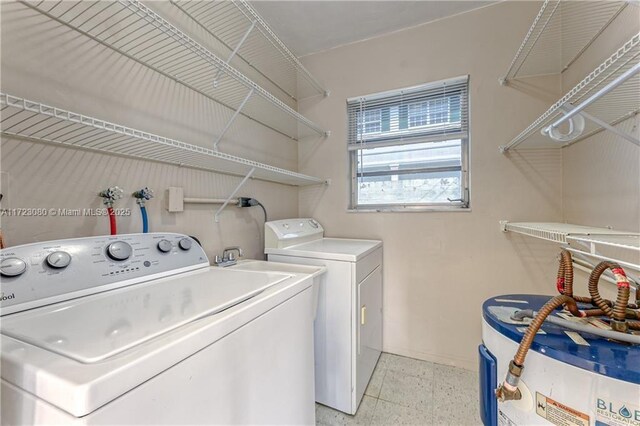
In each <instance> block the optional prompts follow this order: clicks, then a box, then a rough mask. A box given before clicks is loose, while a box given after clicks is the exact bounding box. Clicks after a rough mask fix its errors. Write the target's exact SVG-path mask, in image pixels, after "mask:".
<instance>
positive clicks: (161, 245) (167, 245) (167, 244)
mask: <svg viewBox="0 0 640 426" xmlns="http://www.w3.org/2000/svg"><path fill="white" fill-rule="evenodd" d="M171 247H173V245H172V244H171V241H169V240H160V241H158V250H160V251H161V252H163V253H169V252H170V251H171Z"/></svg>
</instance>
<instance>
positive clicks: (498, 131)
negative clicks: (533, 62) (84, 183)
mask: <svg viewBox="0 0 640 426" xmlns="http://www.w3.org/2000/svg"><path fill="white" fill-rule="evenodd" d="M538 9H539V3H529V2H513V3H512V2H507V3H500V4H497V5H494V6H489V7H486V8H483V9H480V10H476V11H473V12H470V13H466V14H463V15H459V16H456V17H452V18H449V19H444V20H441V21H438V22H434V23H429V24H426V25H423V26H420V27H416V28H413V29H409V30H405V31H401V32H397V33H394V34H390V35H386V36H382V37H379V38H375V39H371V40H368V41H364V42H360V43H355V44H351V45H348V46H344V47H340V48H337V49H333V50H329V51H327V52H323V53H319V54H315V55H311V56H308V57H305V58H304V64H305V66H307V67H308V69H309V70H310V71H311V72H312V73H314V74H315V75H317V76H318V78H320V79H321V80H323V81H325V82H326V84H327V86H328V87H329V88H330V89H331V96H330V97H329V98H328V99H326V100H324V101H322V102H302V103H300V110H301V112H302V113H303V114H306V115H308V116H309V117H310V118H311V119H312V120H316V121H317V122H319V123H320V124H321V125H324V126H325V127H327V128H330V129H331V130H332V132H333V133H332V135H331V137H330V138H329V139H328V140H326V141H325V142H322V143H316V144H305V145H301V146H300V147H299V167H300V170H301V171H302V172H304V173H310V174H314V173H323V174H324V175H325V176H327V177H329V178H331V179H332V181H333V183H332V185H331V186H330V187H329V188H327V189H320V188H308V189H302V190H301V191H300V214H301V215H302V216H314V217H315V218H316V219H318V220H319V221H320V222H321V223H322V224H323V225H324V226H325V228H326V230H327V234H328V235H329V236H340V237H361V238H378V239H381V240H383V241H384V349H385V350H386V351H390V352H395V353H399V354H402V355H408V356H413V357H417V358H422V359H427V360H433V361H438V362H443V363H447V364H454V365H460V366H463V367H468V368H475V364H476V354H475V351H476V347H477V345H478V344H479V343H480V340H481V336H480V323H481V322H480V321H481V320H480V314H481V303H482V302H483V301H484V300H485V299H486V298H488V297H490V296H495V295H498V294H505V293H519V292H522V293H550V292H552V291H553V289H554V274H555V268H556V260H555V254H556V248H555V247H554V246H553V245H550V244H546V243H543V242H539V241H534V240H531V239H526V238H521V237H519V236H515V235H507V234H503V233H502V232H500V231H499V227H498V221H499V220H503V219H508V220H520V221H522V220H532V221H561V220H562V172H561V166H562V152H561V151H560V150H532V151H519V152H514V153H513V154H512V155H510V156H508V157H507V156H503V155H501V154H499V153H498V146H499V145H501V144H505V143H506V142H508V141H509V140H510V139H511V138H512V137H514V136H515V135H517V134H518V133H519V132H520V130H521V129H522V128H524V127H525V126H526V125H528V124H529V123H530V122H531V121H532V120H533V119H535V118H536V117H537V116H538V115H539V114H540V113H542V112H543V111H544V110H545V109H546V108H547V107H548V105H549V104H550V102H551V101H552V100H555V99H557V97H558V96H559V94H560V92H559V85H558V83H559V80H558V79H557V78H555V79H554V78H552V79H547V80H546V81H544V79H541V80H542V81H529V82H526V83H519V84H518V85H515V87H514V86H511V87H503V86H500V85H499V84H498V79H499V78H500V77H501V76H502V74H503V73H504V72H506V69H507V67H508V65H509V63H510V61H511V59H512V57H513V54H514V52H515V51H516V49H517V48H518V46H519V44H520V42H521V40H522V38H523V37H524V35H525V34H526V32H527V30H528V28H529V25H530V23H531V21H532V19H533V18H534V17H535V15H536V13H537V11H538ZM463 74H469V75H470V95H469V96H470V104H471V111H470V112H471V122H470V127H471V169H470V172H471V207H472V211H471V212H443V213H433V212H429V213H348V212H347V207H348V198H349V184H348V183H349V178H348V176H349V163H348V156H347V150H346V128H347V123H346V107H345V105H346V99H347V98H349V97H352V96H357V95H365V94H369V93H375V92H379V91H384V90H390V89H395V88H402V87H408V86H412V85H416V84H420V83H424V82H429V81H435V80H440V79H444V78H448V77H455V76H459V75H463ZM549 88H551V89H549Z"/></svg>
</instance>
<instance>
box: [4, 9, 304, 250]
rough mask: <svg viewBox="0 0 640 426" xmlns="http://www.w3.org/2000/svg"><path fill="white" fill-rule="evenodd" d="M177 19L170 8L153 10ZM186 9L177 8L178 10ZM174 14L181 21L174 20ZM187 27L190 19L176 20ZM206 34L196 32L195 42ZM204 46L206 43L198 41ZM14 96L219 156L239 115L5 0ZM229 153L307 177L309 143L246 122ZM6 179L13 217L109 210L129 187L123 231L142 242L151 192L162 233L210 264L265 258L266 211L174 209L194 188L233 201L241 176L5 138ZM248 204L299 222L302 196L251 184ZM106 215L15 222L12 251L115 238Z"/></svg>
mask: <svg viewBox="0 0 640 426" xmlns="http://www.w3.org/2000/svg"><path fill="white" fill-rule="evenodd" d="M151 6H152V7H154V8H156V9H158V10H159V11H162V12H163V13H165V14H167V15H169V14H170V13H171V11H172V7H173V6H171V5H169V4H168V2H165V3H162V4H160V3H155V4H151ZM173 9H175V8H173ZM173 12H176V11H175V10H173ZM172 18H175V19H176V20H178V22H180V23H181V25H183V27H184V28H190V26H189V23H188V22H185V21H184V20H182V21H180V18H184V17H181V16H180V14H179V13H175V16H172ZM194 34H195V33H194ZM195 35H196V36H197V35H198V34H195ZM1 77H2V80H1V83H2V91H6V92H8V93H10V94H13V95H16V96H20V97H24V98H27V99H30V100H34V101H38V102H42V103H45V104H49V105H53V106H57V107H60V108H64V109H69V110H71V111H75V112H80V113H83V114H86V115H90V116H94V117H98V118H101V119H104V120H108V121H112V122H115V123H118V124H123V125H127V126H130V127H133V128H137V129H141V130H145V131H148V132H152V133H156V134H159V135H162V136H166V137H171V138H175V139H178V140H182V141H185V142H188V143H194V144H200V145H203V146H208V147H211V145H212V142H213V140H214V137H215V136H216V135H217V134H218V133H219V132H220V131H221V129H222V128H223V126H224V124H225V123H226V120H228V119H229V118H230V117H231V114H232V112H231V111H230V110H228V109H226V108H224V107H222V106H220V105H219V104H216V103H214V102H212V101H210V100H208V99H206V98H203V97H202V96H200V95H197V94H195V93H194V92H192V91H190V90H189V89H187V88H185V87H183V86H180V85H178V84H176V83H175V82H173V81H171V80H169V79H167V78H165V77H162V76H161V75H159V74H157V73H155V72H153V71H151V70H149V69H147V68H145V67H143V66H141V65H139V64H137V63H136V62H133V61H131V60H129V59H126V58H125V57H123V56H122V55H119V54H117V53H115V52H113V51H111V50H110V49H108V48H106V47H104V46H101V45H99V44H97V43H94V42H93V41H91V40H89V39H87V38H85V37H84V36H82V35H80V34H78V33H76V32H75V31H72V30H70V29H68V28H65V27H61V26H60V25H59V24H57V23H55V22H53V21H51V20H49V19H48V18H46V17H44V16H43V15H40V14H39V13H37V12H35V11H32V10H30V9H28V8H26V7H25V6H23V5H21V4H19V3H14V2H2V75H1ZM220 149H221V151H223V152H227V153H231V154H236V155H241V156H245V157H247V158H250V159H253V160H257V161H262V162H266V163H268V164H272V165H274V166H279V167H284V168H289V169H291V170H296V168H297V143H296V142H294V141H291V140H290V139H288V138H286V137H283V136H281V135H279V134H277V133H275V132H273V131H271V130H268V129H266V128H265V127H263V126H260V125H258V124H256V123H255V122H253V121H251V120H248V119H246V118H243V117H240V118H239V119H238V121H237V123H236V124H235V125H234V126H233V127H232V128H231V130H230V131H229V133H228V134H227V136H226V137H225V139H224V140H223V141H222V142H221V144H220ZM1 153H2V160H1V167H0V168H1V170H2V172H4V174H3V177H5V178H6V177H7V174H8V182H9V186H10V189H9V193H8V194H6V198H5V200H4V201H3V207H13V208H17V207H47V208H49V207H60V208H70V209H73V208H85V207H92V208H96V207H100V206H101V204H100V203H101V201H100V200H99V199H98V197H97V192H98V191H99V190H101V189H103V188H106V187H108V186H112V185H118V186H120V187H122V188H124V189H125V194H126V197H125V199H123V200H121V201H120V202H118V203H117V207H125V208H126V207H129V208H131V210H132V216H131V217H122V218H119V220H118V226H119V230H120V232H140V231H141V219H140V214H139V211H138V207H137V205H136V204H135V202H134V200H133V199H132V198H131V197H130V196H129V195H130V193H131V192H133V191H134V190H136V189H139V188H140V187H143V186H149V187H151V188H153V189H154V190H155V192H156V198H154V199H153V200H151V201H150V202H149V203H148V210H149V214H150V223H151V230H152V231H175V232H184V233H187V234H191V235H194V236H196V237H198V238H199V239H200V240H201V241H202V242H203V243H204V246H205V249H206V251H207V254H208V255H209V256H213V255H215V254H220V252H221V250H222V248H223V247H225V246H230V245H240V246H242V247H243V248H244V249H245V250H246V252H247V255H248V256H249V257H260V256H261V255H262V243H261V240H262V235H263V226H262V221H263V219H262V211H261V210H260V209H259V208H257V207H254V208H247V209H237V208H234V207H230V208H228V209H227V210H226V211H225V212H224V213H223V215H222V217H221V220H220V222H219V223H217V224H216V223H214V219H213V213H214V211H215V209H216V208H217V207H218V206H187V207H186V211H185V212H184V213H179V214H169V213H168V212H167V211H166V210H165V209H164V196H165V194H164V192H165V190H166V188H168V187H169V186H182V187H184V188H185V194H186V195H187V196H189V197H209V198H220V197H226V196H227V195H228V194H229V193H230V192H231V191H232V190H233V188H235V186H236V185H237V184H238V183H239V182H240V180H241V178H239V177H234V176H227V175H221V174H216V173H210V172H205V171H199V170H193V169H187V168H180V167H177V166H171V165H167V164H160V163H153V162H146V161H139V160H132V159H126V158H122V157H114V156H106V155H102V154H96V153H91V152H87V151H79V150H70V149H66V148H62V147H59V146H52V145H46V144H40V143H32V142H25V141H18V140H11V139H8V138H5V137H3V138H2V152H1ZM238 195H241V196H253V197H256V198H257V199H259V200H260V201H262V202H263V203H264V204H265V206H266V208H267V210H268V212H269V214H270V218H272V219H277V218H285V217H292V216H296V215H297V211H298V204H297V197H298V191H297V188H295V187H291V186H286V185H280V184H275V183H266V182H263V181H249V182H248V184H247V185H246V186H245V187H243V189H242V190H241V191H240V193H239V194H238ZM108 229H109V228H108V220H107V219H106V218H104V217H102V218H95V217H83V218H77V217H73V218H61V217H57V218H50V217H48V218H25V217H21V218H17V217H3V218H2V231H3V233H4V235H5V239H6V242H7V243H8V244H10V245H16V244H22V243H28V242H33V241H42V240H49V239H55V238H67V237H78V236H89V235H97V234H105V233H108Z"/></svg>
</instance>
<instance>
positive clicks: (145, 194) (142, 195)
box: [131, 186, 153, 206]
mask: <svg viewBox="0 0 640 426" xmlns="http://www.w3.org/2000/svg"><path fill="white" fill-rule="evenodd" d="M131 195H133V197H134V198H135V199H136V202H137V203H138V204H139V205H141V206H144V203H145V202H146V201H149V200H150V199H152V198H153V189H151V188H149V187H147V186H145V187H144V188H142V189H140V190H138V191H136V192H134V193H133V194H131Z"/></svg>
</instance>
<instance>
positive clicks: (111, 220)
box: [107, 207, 118, 235]
mask: <svg viewBox="0 0 640 426" xmlns="http://www.w3.org/2000/svg"><path fill="white" fill-rule="evenodd" d="M107 213H108V214H109V225H110V227H111V235H116V234H117V233H118V231H117V229H116V214H115V212H114V211H113V207H107Z"/></svg>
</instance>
